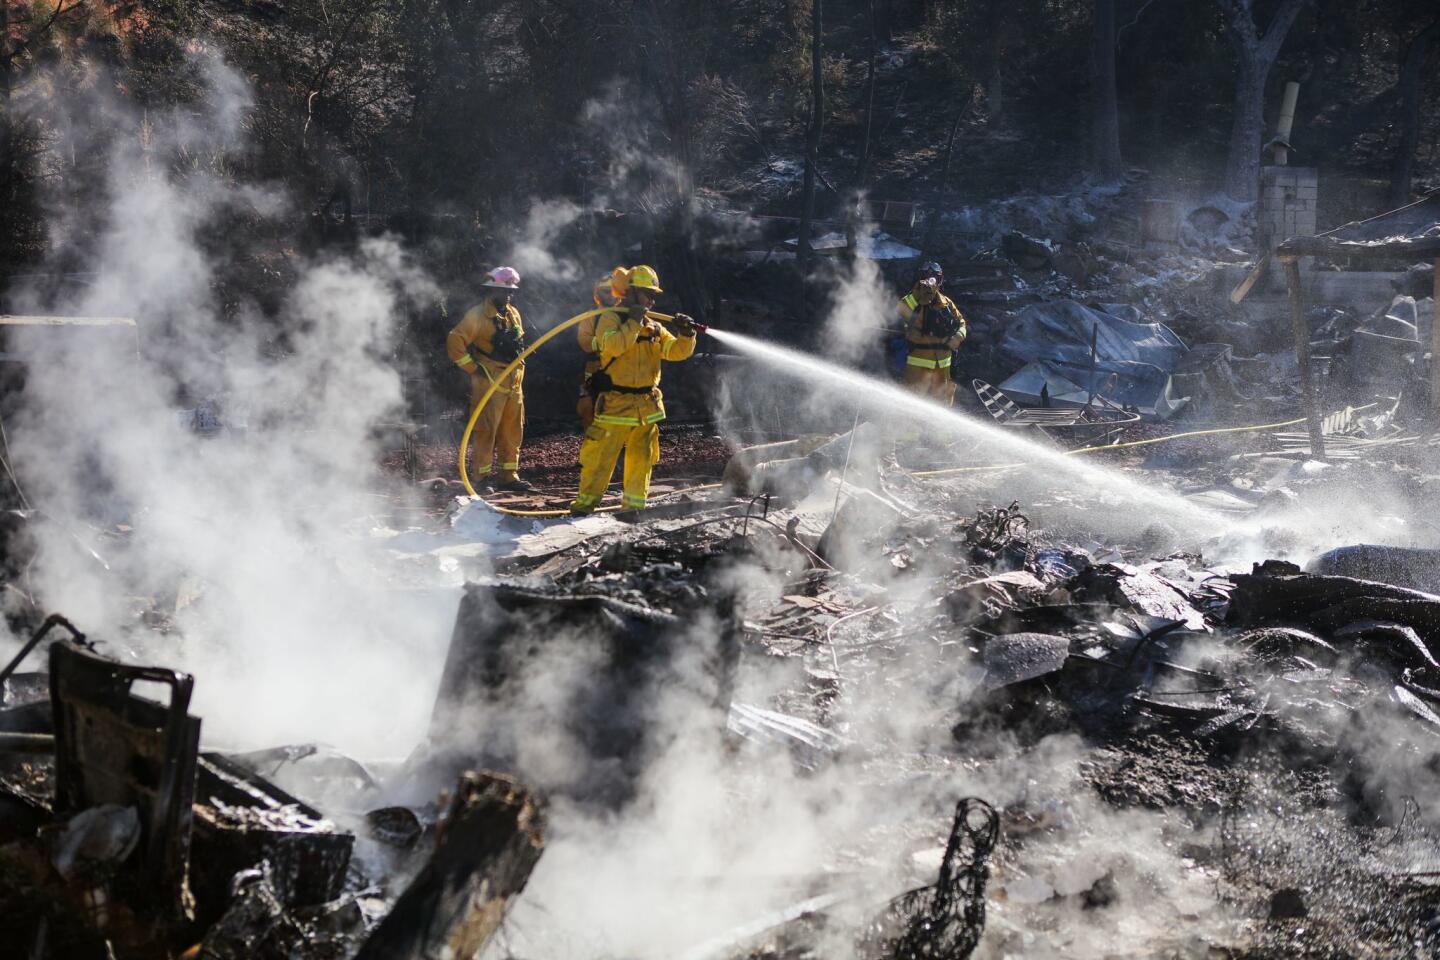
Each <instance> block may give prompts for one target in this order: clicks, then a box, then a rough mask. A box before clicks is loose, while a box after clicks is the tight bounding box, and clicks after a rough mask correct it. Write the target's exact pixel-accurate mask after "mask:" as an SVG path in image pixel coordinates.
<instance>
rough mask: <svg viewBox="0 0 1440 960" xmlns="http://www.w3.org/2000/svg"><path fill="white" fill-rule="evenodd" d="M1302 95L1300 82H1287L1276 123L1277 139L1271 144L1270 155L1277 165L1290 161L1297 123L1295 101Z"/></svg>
mask: <svg viewBox="0 0 1440 960" xmlns="http://www.w3.org/2000/svg"><path fill="white" fill-rule="evenodd" d="M1299 96H1300V84H1298V83H1296V82H1295V81H1294V80H1291V81H1290V82H1289V83H1287V84H1285V96H1284V98H1283V99H1282V100H1281V101H1280V119H1279V121H1278V122H1277V123H1276V124H1275V139H1274V140H1273V141H1271V144H1270V156H1271V158H1272V159H1273V160H1274V161H1275V166H1277V167H1283V166H1285V165H1286V164H1287V163H1289V161H1290V130H1291V128H1292V127H1294V125H1295V101H1296V100H1297V99H1298V98H1299Z"/></svg>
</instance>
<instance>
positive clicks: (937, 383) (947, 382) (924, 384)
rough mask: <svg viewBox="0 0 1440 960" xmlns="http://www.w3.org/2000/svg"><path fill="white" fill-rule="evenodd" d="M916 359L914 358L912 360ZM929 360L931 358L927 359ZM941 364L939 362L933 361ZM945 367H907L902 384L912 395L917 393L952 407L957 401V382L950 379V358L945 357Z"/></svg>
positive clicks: (908, 365) (908, 364)
mask: <svg viewBox="0 0 1440 960" xmlns="http://www.w3.org/2000/svg"><path fill="white" fill-rule="evenodd" d="M913 359H916V358H914V357H912V360H913ZM925 359H929V358H925ZM931 362H939V361H931ZM944 363H945V366H943V367H922V366H916V365H914V364H913V363H907V364H906V365H905V372H904V373H903V374H902V375H901V377H900V382H901V383H902V384H904V385H905V389H907V390H909V391H910V392H911V393H917V394H919V395H920V396H922V397H929V398H930V399H931V400H935V401H937V402H939V403H942V404H944V405H945V406H947V407H948V406H950V404H951V403H953V402H954V400H955V381H954V380H951V379H950V357H949V355H948V354H947V355H946V357H945V361H944Z"/></svg>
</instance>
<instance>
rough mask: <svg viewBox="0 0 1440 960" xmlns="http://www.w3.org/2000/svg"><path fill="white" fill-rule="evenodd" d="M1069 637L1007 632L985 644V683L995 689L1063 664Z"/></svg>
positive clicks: (1020, 681) (988, 687) (1052, 670)
mask: <svg viewBox="0 0 1440 960" xmlns="http://www.w3.org/2000/svg"><path fill="white" fill-rule="evenodd" d="M1069 655H1070V641H1069V640H1068V639H1067V638H1065V637H1061V636H1056V635H1055V634H1051V633H1006V634H1001V635H1000V636H998V637H992V638H991V639H990V640H989V641H987V642H986V644H985V653H984V659H983V662H984V664H985V680H984V686H985V689H987V690H998V689H999V688H1000V687H1008V686H1010V685H1011V684H1014V683H1023V682H1024V681H1026V680H1034V679H1035V678H1036V677H1043V676H1045V675H1046V674H1050V673H1054V672H1056V671H1057V670H1059V669H1060V668H1061V667H1063V666H1065V659H1066V658H1067V657H1068V656H1069Z"/></svg>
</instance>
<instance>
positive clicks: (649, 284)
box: [630, 264, 665, 293]
mask: <svg viewBox="0 0 1440 960" xmlns="http://www.w3.org/2000/svg"><path fill="white" fill-rule="evenodd" d="M630 286H632V287H635V288H637V289H639V290H649V291H650V292H651V293H664V292H665V291H664V290H661V289H660V274H658V273H656V272H655V268H654V267H647V266H645V265H644V264H641V265H640V266H638V267H631V268H630Z"/></svg>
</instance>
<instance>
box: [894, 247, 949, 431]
mask: <svg viewBox="0 0 1440 960" xmlns="http://www.w3.org/2000/svg"><path fill="white" fill-rule="evenodd" d="M944 278H945V273H944V271H942V270H941V269H940V265H939V264H938V263H926V264H924V265H923V266H922V267H921V268H920V279H919V280H918V281H917V282H916V284H915V286H914V287H913V288H911V290H910V292H909V293H908V294H906V295H905V297H904V298H903V299H902V300H901V301H900V303H899V305H898V307H897V310H898V311H899V314H900V319H901V321H903V323H904V326H905V344H906V355H905V372H904V373H903V374H902V375H901V377H900V382H901V383H903V384H904V385H905V386H906V388H907V389H909V390H910V391H911V392H912V393H917V394H919V395H920V396H922V397H929V398H930V399H932V400H938V401H939V402H940V403H942V404H944V405H945V406H947V407H948V406H949V405H950V403H951V402H952V401H953V400H954V399H955V383H954V381H953V380H951V379H950V364H951V363H952V361H953V359H954V353H955V351H956V350H957V349H959V347H960V344H961V343H963V342H964V340H965V317H964V315H963V314H961V313H960V308H959V307H957V306H955V302H954V301H953V300H951V299H950V298H949V297H947V296H945V294H943V293H941V292H940V284H941V283H942V282H943V281H944Z"/></svg>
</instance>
